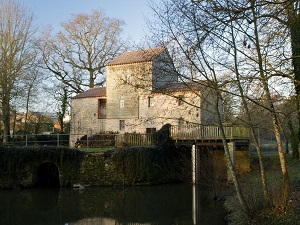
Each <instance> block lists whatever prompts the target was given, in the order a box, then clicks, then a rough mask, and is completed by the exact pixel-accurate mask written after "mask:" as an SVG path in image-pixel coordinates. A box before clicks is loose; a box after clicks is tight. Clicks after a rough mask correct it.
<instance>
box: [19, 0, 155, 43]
mask: <svg viewBox="0 0 300 225" xmlns="http://www.w3.org/2000/svg"><path fill="white" fill-rule="evenodd" d="M20 2H21V3H23V4H24V6H25V7H27V8H28V9H29V10H30V11H31V12H32V13H33V14H34V17H35V23H36V24H37V25H38V26H39V27H45V26H46V25H51V26H52V27H53V28H54V31H58V30H59V29H60V28H59V27H60V24H61V22H67V21H69V20H70V19H71V15H72V14H77V13H88V14H90V13H91V11H92V10H98V9H102V10H103V11H104V12H105V14H106V15H107V16H108V17H111V18H116V19H119V20H123V21H124V22H125V26H124V27H123V35H124V38H129V39H130V40H132V41H134V42H135V43H136V44H138V43H139V42H140V41H142V38H143V37H144V36H145V34H146V32H147V30H148V29H147V25H146V21H145V18H146V17H147V18H150V15H151V14H152V12H151V9H150V7H149V5H148V1H147V0H20Z"/></svg>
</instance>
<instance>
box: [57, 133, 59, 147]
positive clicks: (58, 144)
mask: <svg viewBox="0 0 300 225" xmlns="http://www.w3.org/2000/svg"><path fill="white" fill-rule="evenodd" d="M57 147H59V133H57Z"/></svg>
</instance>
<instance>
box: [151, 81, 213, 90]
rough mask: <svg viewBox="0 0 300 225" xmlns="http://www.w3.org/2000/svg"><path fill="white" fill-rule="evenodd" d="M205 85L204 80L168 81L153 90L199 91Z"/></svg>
mask: <svg viewBox="0 0 300 225" xmlns="http://www.w3.org/2000/svg"><path fill="white" fill-rule="evenodd" d="M205 86H207V84H206V82H205V81H194V82H178V83H169V84H166V85H164V86H162V87H159V88H157V89H155V90H154V91H153V92H156V93H166V92H167V93H170V92H180V91H199V90H202V89H203V88H204V87H205Z"/></svg>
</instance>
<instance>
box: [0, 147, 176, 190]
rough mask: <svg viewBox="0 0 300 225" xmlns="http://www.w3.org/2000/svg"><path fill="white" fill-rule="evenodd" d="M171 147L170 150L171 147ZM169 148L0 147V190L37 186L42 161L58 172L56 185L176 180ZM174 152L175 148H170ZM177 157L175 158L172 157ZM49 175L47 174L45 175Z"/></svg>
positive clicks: (132, 183)
mask: <svg viewBox="0 0 300 225" xmlns="http://www.w3.org/2000/svg"><path fill="white" fill-rule="evenodd" d="M173 150H174V149H173ZM173 150H172V149H170V148H169V146H168V147H166V148H164V147H162V146H159V147H158V146H157V147H124V148H119V149H116V150H111V151H108V152H102V153H96V152H95V153H86V152H82V151H78V150H76V149H68V148H54V147H51V148H50V147H43V148H39V149H38V148H21V147H10V148H3V147H2V148H0V157H1V161H0V189H10V188H30V187H34V186H36V185H37V183H38V180H39V176H48V175H49V174H50V173H49V174H48V173H47V171H45V174H41V172H40V171H39V169H40V168H41V165H43V164H44V163H51V165H54V166H55V167H57V169H58V172H59V182H60V186H74V185H77V184H80V185H83V186H85V185H87V186H88V185H90V186H106V185H149V184H159V183H164V182H172V181H176V179H177V178H176V177H179V176H177V174H176V170H175V169H172V170H170V168H172V167H173V165H172V164H173V163H174V162H177V161H178V156H176V154H173V153H172V151H173ZM174 152H176V151H174ZM176 157H177V158H176ZM49 176H50V175H49ZM50 180H51V177H50Z"/></svg>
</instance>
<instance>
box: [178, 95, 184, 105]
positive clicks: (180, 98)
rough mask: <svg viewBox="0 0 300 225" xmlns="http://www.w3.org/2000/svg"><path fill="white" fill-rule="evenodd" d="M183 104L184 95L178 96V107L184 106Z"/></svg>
mask: <svg viewBox="0 0 300 225" xmlns="http://www.w3.org/2000/svg"><path fill="white" fill-rule="evenodd" d="M182 104H183V95H179V96H178V105H182Z"/></svg>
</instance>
